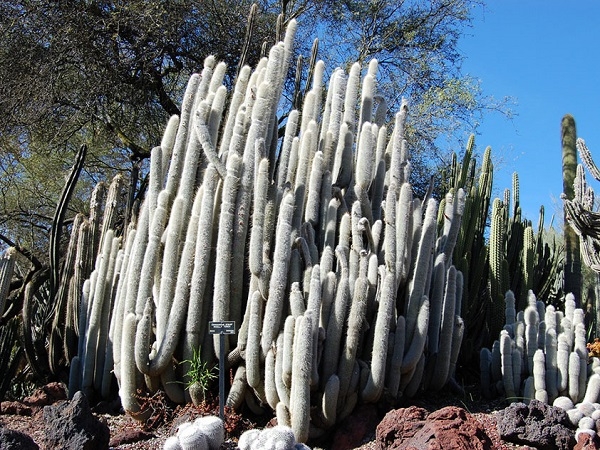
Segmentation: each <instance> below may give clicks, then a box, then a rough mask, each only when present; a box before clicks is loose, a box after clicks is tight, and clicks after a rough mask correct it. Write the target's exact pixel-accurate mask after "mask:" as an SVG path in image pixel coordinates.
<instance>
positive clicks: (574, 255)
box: [561, 114, 582, 300]
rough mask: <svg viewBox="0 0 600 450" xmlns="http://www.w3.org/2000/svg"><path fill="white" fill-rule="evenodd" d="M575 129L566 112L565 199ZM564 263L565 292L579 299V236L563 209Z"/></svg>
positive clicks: (574, 155) (574, 165) (572, 170)
mask: <svg viewBox="0 0 600 450" xmlns="http://www.w3.org/2000/svg"><path fill="white" fill-rule="evenodd" d="M576 139H577V131H576V129H575V119H574V118H573V116H571V115H570V114H566V115H565V116H564V117H563V118H562V121H561V143H562V174H563V194H564V195H565V196H566V199H567V200H573V198H574V195H575V193H574V190H573V182H574V181H575V172H576V170H577V150H576ZM564 215H565V224H564V237H565V251H566V258H565V265H564V274H563V275H564V280H565V282H564V289H565V292H567V293H568V292H572V293H573V295H574V296H575V298H577V299H578V300H580V299H581V284H582V278H581V253H580V245H579V238H578V237H577V234H576V233H575V230H574V229H573V228H572V227H571V226H570V225H569V222H568V220H567V215H568V214H567V211H566V210H565V214H564Z"/></svg>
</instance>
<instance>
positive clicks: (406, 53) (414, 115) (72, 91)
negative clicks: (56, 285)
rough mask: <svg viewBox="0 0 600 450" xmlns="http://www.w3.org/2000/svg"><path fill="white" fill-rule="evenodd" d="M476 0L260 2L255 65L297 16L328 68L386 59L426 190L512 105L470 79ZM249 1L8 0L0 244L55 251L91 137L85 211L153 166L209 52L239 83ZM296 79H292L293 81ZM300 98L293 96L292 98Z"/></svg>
mask: <svg viewBox="0 0 600 450" xmlns="http://www.w3.org/2000/svg"><path fill="white" fill-rule="evenodd" d="M478 4H480V2H479V1H470V0H430V1H418V0H370V1H362V0H344V1H334V0H282V1H271V0H262V1H259V2H257V6H258V14H256V15H255V16H253V17H254V18H253V26H252V28H251V29H252V36H251V39H250V40H249V42H250V45H249V46H248V48H247V52H246V54H245V59H244V61H243V63H246V64H249V65H254V64H256V62H257V61H258V59H259V58H260V56H261V53H262V52H263V51H264V50H263V48H265V47H264V45H263V44H264V43H266V44H267V45H269V44H272V43H273V42H274V41H275V39H276V36H277V29H278V28H277V17H278V16H279V15H282V17H283V21H284V23H283V25H285V22H286V21H288V20H290V19H291V18H296V19H298V21H299V32H298V38H297V52H298V54H300V55H304V56H305V57H306V56H308V54H309V52H310V48H311V46H312V44H313V42H312V41H313V38H314V37H315V36H319V38H320V43H319V54H318V55H319V58H321V59H323V60H324V61H325V63H326V67H327V69H328V70H330V71H331V70H332V69H333V68H335V67H337V66H339V67H348V66H349V64H350V63H352V62H354V61H360V62H364V63H366V62H367V61H368V60H369V59H371V58H377V59H378V60H379V62H380V79H379V89H380V91H382V94H383V95H384V97H385V98H386V99H387V100H388V103H389V104H390V110H391V111H394V110H397V107H398V105H399V104H400V101H401V98H402V97H407V98H408V99H409V101H410V105H411V113H410V118H411V119H410V120H411V131H412V138H411V140H412V142H411V147H412V150H411V151H412V154H413V155H414V158H413V159H414V164H413V165H414V167H415V184H416V185H417V186H418V185H419V183H421V185H422V184H424V183H426V182H427V181H428V179H429V176H426V175H425V174H428V173H430V166H431V163H432V162H433V163H436V164H439V163H440V161H443V160H444V158H445V156H446V154H445V152H443V151H441V149H440V148H439V145H438V144H437V142H438V138H439V136H440V135H441V134H442V133H445V134H447V135H449V136H451V137H452V136H453V137H454V138H457V139H460V138H461V137H462V136H463V134H464V129H465V128H468V131H469V132H470V131H472V129H473V127H474V125H476V123H477V121H478V120H480V118H481V114H482V113H483V112H485V111H486V110H488V109H490V108H493V109H500V110H502V111H504V112H506V111H507V110H506V109H505V106H506V105H504V104H494V103H493V102H492V101H490V100H489V99H486V98H484V97H483V96H482V93H481V90H480V87H479V84H478V82H477V81H476V80H474V79H473V78H470V77H465V76H464V75H463V74H462V73H461V59H462V56H461V55H460V52H459V50H458V48H457V43H458V39H459V37H460V36H461V34H462V33H464V31H465V30H466V29H467V28H468V26H469V24H470V20H471V11H472V8H473V7H475V6H476V5H478ZM250 8H251V2H250V1H246V0H240V1H235V2H232V1H229V0H211V1H199V0H149V1H146V0H145V1H142V0H128V1H125V0H70V1H67V0H61V1H49V0H6V1H4V2H2V3H0V150H1V151H0V171H1V176H0V239H2V240H4V241H5V242H6V241H13V242H17V243H21V245H23V246H24V247H28V248H31V249H32V250H33V251H34V253H35V254H36V255H37V256H38V257H40V258H42V259H44V258H45V256H44V254H43V252H44V251H43V249H44V248H46V247H45V246H44V245H43V243H44V242H45V240H46V236H47V233H48V230H49V228H50V223H51V218H52V216H53V211H54V208H55V205H56V201H57V199H58V197H59V194H60V190H61V189H62V185H63V184H64V173H65V170H67V169H68V168H69V167H70V166H71V164H72V162H73V159H74V154H75V152H76V149H77V148H78V147H79V146H80V145H81V144H84V143H85V144H87V145H88V147H89V152H88V155H89V156H88V159H87V161H86V166H85V171H84V176H83V183H82V184H81V186H80V194H79V196H76V197H75V199H74V201H73V202H72V204H71V209H72V211H73V212H75V211H82V210H85V208H86V206H85V205H86V202H85V201H84V200H85V196H86V195H89V193H90V192H91V185H93V184H95V183H96V182H97V181H98V180H100V179H107V178H110V177H111V176H112V174H114V173H116V172H117V171H133V170H137V169H139V168H140V165H142V167H141V168H142V174H143V173H144V170H145V168H144V166H143V164H144V161H145V160H146V159H147V157H148V156H149V152H150V150H151V148H152V147H153V146H155V145H157V144H158V143H159V142H160V138H161V135H162V131H163V129H164V126H165V123H166V121H167V119H168V117H169V116H170V115H173V114H178V113H179V107H178V105H179V104H180V102H181V97H182V93H183V89H184V88H185V84H186V82H187V80H188V78H189V76H190V75H191V74H192V73H193V72H197V71H199V70H200V69H201V68H202V64H203V59H204V58H205V57H206V56H208V55H209V54H213V55H215V56H216V58H217V59H218V60H223V61H225V62H227V64H228V70H229V72H228V80H229V82H230V83H231V82H232V80H233V78H234V77H235V73H236V71H237V67H238V65H239V64H240V58H241V55H242V49H243V48H244V43H245V42H246V37H247V29H248V21H249V11H250ZM294 77H295V74H294V73H290V83H289V85H290V86H293V84H294V83H293V79H294ZM289 95H290V96H291V95H292V92H290V93H289Z"/></svg>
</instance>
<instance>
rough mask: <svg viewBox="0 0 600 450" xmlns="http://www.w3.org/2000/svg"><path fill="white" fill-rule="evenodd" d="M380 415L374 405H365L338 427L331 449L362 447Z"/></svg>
mask: <svg viewBox="0 0 600 450" xmlns="http://www.w3.org/2000/svg"><path fill="white" fill-rule="evenodd" d="M378 421H379V416H378V414H377V408H376V407H375V406H374V405H364V406H362V407H361V408H359V410H357V411H355V412H354V413H352V414H351V415H350V416H348V417H347V418H346V419H344V420H343V421H342V423H341V424H340V426H339V427H338V428H337V429H336V431H335V434H334V436H333V442H332V444H331V447H330V448H331V450H347V449H349V448H356V447H360V445H361V444H362V442H363V439H364V438H365V436H366V434H367V433H368V432H369V430H372V429H373V428H374V427H375V425H377V422H378Z"/></svg>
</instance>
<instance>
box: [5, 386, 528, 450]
mask: <svg viewBox="0 0 600 450" xmlns="http://www.w3.org/2000/svg"><path fill="white" fill-rule="evenodd" d="M465 392H466V394H464V395H462V396H459V395H456V394H453V393H445V392H437V393H435V394H434V395H433V394H429V395H424V396H422V397H418V398H415V399H411V401H410V404H407V405H401V406H409V405H415V406H420V407H422V408H425V409H426V410H428V411H429V412H433V411H435V410H437V409H440V408H442V407H445V406H459V407H462V408H464V409H465V410H467V411H468V412H469V413H471V414H472V415H473V416H474V417H475V418H476V419H477V420H478V421H479V422H480V423H481V424H482V426H483V427H484V429H485V430H486V432H487V434H488V435H489V436H490V438H491V439H492V442H493V443H494V445H495V448H496V449H497V450H507V449H515V448H523V447H520V446H517V445H514V444H511V443H508V442H504V441H503V440H502V439H501V438H500V436H499V434H498V431H497V428H496V414H497V412H498V411H499V410H501V409H503V408H504V407H505V406H507V405H506V402H505V401H503V400H501V399H496V400H491V401H490V400H485V399H483V398H481V396H480V395H479V390H478V388H477V387H476V386H471V387H467V388H466V389H465ZM14 403H17V402H13V408H14ZM7 405H8V404H7V403H3V404H2V408H3V409H2V411H0V426H1V427H6V428H9V429H13V430H17V431H20V432H22V433H25V434H27V435H29V436H31V437H32V439H33V440H34V441H35V442H36V443H37V444H38V445H39V446H40V449H44V446H43V438H44V433H45V430H44V427H45V425H44V419H43V407H42V406H29V407H28V406H27V405H26V404H22V405H23V406H24V408H25V409H24V412H21V413H20V414H8V413H6V410H7ZM147 406H148V407H150V408H151V409H152V411H153V412H152V416H151V418H150V419H149V420H148V421H146V422H144V423H141V422H139V421H138V420H135V419H134V418H132V417H131V416H129V415H127V414H124V413H123V412H122V411H120V412H119V408H118V405H117V404H113V405H109V404H99V405H97V406H96V407H94V412H95V414H96V415H97V417H99V418H100V420H102V421H104V422H105V423H106V424H107V425H108V427H109V429H110V436H111V444H110V448H111V449H114V450H129V449H131V450H133V449H135V450H158V449H162V446H163V444H164V442H165V440H166V439H167V438H168V437H169V436H172V435H173V434H175V433H176V431H177V427H178V426H179V425H180V424H181V423H183V422H186V421H190V420H194V419H195V418H196V417H199V416H203V415H208V414H213V415H219V408H218V403H217V402H216V401H214V400H213V401H210V402H209V403H208V404H206V405H204V406H203V407H201V408H197V407H194V406H193V405H191V404H190V405H186V406H176V407H175V406H172V405H170V404H169V403H168V402H167V401H165V399H164V398H163V397H162V396H155V397H153V398H149V399H147ZM27 408H29V412H30V413H29V414H27ZM384 412H385V411H384V410H383V411H381V414H383V413H384ZM24 413H25V415H22V414H24ZM225 416H226V420H225V424H226V425H225V427H226V441H225V443H224V444H223V446H222V447H221V448H222V450H223V449H225V450H233V449H235V448H237V445H236V443H237V440H238V438H239V436H240V435H241V434H242V433H243V432H244V431H246V430H248V429H252V428H264V427H266V426H269V425H270V422H271V424H272V422H273V420H272V417H270V416H269V417H252V416H251V415H246V416H242V415H240V414H236V413H234V412H231V411H226V415H225ZM334 434H335V432H332V433H328V435H329V436H330V437H331V436H333V435H334ZM308 444H309V445H311V447H312V448H313V449H318V448H322V449H327V448H328V445H331V441H330V440H329V442H327V441H321V442H314V443H312V442H309V443H308ZM375 448H377V447H376V443H375V429H374V428H373V429H372V430H370V431H369V432H367V433H366V435H365V436H364V438H363V441H362V443H361V444H360V446H358V447H355V448H354V449H348V450H371V449H375ZM48 450H50V449H48Z"/></svg>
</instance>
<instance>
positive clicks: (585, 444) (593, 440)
mask: <svg viewBox="0 0 600 450" xmlns="http://www.w3.org/2000/svg"><path fill="white" fill-rule="evenodd" d="M594 449H600V439H598V435H594V436H592V435H591V434H588V433H582V434H580V435H579V441H578V442H577V444H576V445H575V447H573V450H594Z"/></svg>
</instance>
